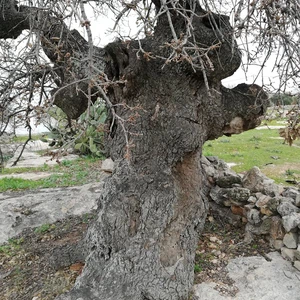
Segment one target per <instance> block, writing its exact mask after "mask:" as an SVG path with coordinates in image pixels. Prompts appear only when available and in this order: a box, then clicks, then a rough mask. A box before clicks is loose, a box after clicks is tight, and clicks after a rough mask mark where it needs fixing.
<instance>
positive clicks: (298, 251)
mask: <svg viewBox="0 0 300 300" xmlns="http://www.w3.org/2000/svg"><path fill="white" fill-rule="evenodd" d="M294 254H295V258H296V259H298V260H300V246H298V248H297V250H296V251H295V252H294Z"/></svg>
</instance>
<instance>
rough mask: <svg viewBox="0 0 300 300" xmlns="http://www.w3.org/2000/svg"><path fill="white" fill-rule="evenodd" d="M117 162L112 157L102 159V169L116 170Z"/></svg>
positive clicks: (109, 171)
mask: <svg viewBox="0 0 300 300" xmlns="http://www.w3.org/2000/svg"><path fill="white" fill-rule="evenodd" d="M114 166H115V163H114V162H113V160H112V159H111V158H107V159H105V160H103V161H102V165H101V170H102V171H104V172H108V173H112V172H113V170H114Z"/></svg>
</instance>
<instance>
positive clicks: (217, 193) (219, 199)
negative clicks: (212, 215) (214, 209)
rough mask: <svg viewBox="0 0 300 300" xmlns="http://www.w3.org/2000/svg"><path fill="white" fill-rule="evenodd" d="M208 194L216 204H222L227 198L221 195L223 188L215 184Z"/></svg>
mask: <svg viewBox="0 0 300 300" xmlns="http://www.w3.org/2000/svg"><path fill="white" fill-rule="evenodd" d="M209 196H210V197H211V199H212V200H213V201H214V202H216V203H217V204H219V205H220V204H223V203H224V201H226V200H227V199H226V198H225V197H224V196H223V189H222V188H220V187H218V186H215V187H213V188H212V189H211V190H210V193H209Z"/></svg>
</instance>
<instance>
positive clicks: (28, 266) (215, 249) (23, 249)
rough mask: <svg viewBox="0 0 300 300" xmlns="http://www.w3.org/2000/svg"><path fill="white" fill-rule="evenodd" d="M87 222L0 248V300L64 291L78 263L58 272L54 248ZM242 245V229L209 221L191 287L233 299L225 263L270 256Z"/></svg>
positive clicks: (35, 232) (68, 223)
mask: <svg viewBox="0 0 300 300" xmlns="http://www.w3.org/2000/svg"><path fill="white" fill-rule="evenodd" d="M93 217H94V214H93V213H90V214H85V215H84V216H78V217H69V218H67V219H64V220H61V221H57V222H55V223H54V224H52V225H51V226H46V227H45V226H44V228H43V226H40V227H38V228H37V229H34V228H31V229H26V230H24V231H23V232H22V233H21V234H20V235H19V236H18V237H16V238H14V239H13V240H10V243H9V244H7V246H2V247H1V248H0V249H1V250H0V291H1V293H0V299H1V300H33V299H34V300H52V299H54V298H55V297H56V296H57V295H59V294H61V293H63V292H65V291H67V290H68V289H70V288H71V287H72V285H73V283H74V281H75V279H76V277H77V276H78V275H79V274H80V272H81V270H82V267H83V261H81V260H78V261H75V262H72V263H70V264H69V265H64V266H59V264H58V263H57V262H56V261H54V259H53V255H52V254H53V253H55V251H56V249H58V248H59V249H62V248H64V247H65V246H69V245H72V244H75V243H78V242H79V241H80V240H81V239H82V237H83V235H84V233H85V231H86V229H87V226H88V224H89V223H90V222H92V220H93ZM243 239H244V230H243V228H242V227H241V228H236V227H233V226H232V225H229V224H224V223H223V222H222V221H221V220H220V219H219V218H218V217H216V216H212V215H210V216H209V217H208V219H207V222H206V226H205V230H204V232H203V235H202V238H201V240H200V241H199V246H198V250H197V253H196V262H195V284H197V283H201V282H210V281H213V282H219V283H220V284H219V286H218V287H217V289H218V290H219V291H220V292H221V293H224V294H225V295H231V296H234V295H235V293H236V292H237V291H238V290H237V288H236V287H235V286H234V285H233V284H232V283H233V280H232V279H230V277H228V273H227V271H226V265H227V264H228V262H229V260H230V259H231V258H234V257H238V256H253V255H257V254H264V253H267V252H269V250H270V248H269V246H268V243H267V242H266V241H265V240H263V239H259V240H255V241H253V242H252V243H251V244H245V243H244V241H243ZM64 263H65V262H64ZM65 264H66V263H65ZM228 286H230V287H231V288H228ZM224 287H227V288H224Z"/></svg>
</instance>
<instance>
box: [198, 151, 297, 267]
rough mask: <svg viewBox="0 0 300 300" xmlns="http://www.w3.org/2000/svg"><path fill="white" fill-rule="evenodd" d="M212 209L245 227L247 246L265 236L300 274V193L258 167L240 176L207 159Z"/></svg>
mask: <svg viewBox="0 0 300 300" xmlns="http://www.w3.org/2000/svg"><path fill="white" fill-rule="evenodd" d="M202 166H203V169H204V172H205V173H206V174H205V175H206V176H205V177H206V178H207V179H206V181H207V182H206V191H205V193H206V195H207V196H208V198H209V203H210V208H211V209H212V210H213V211H214V212H217V213H218V214H219V215H220V216H221V217H222V219H223V220H226V221H227V222H230V223H232V224H235V225H237V226H241V225H243V224H244V226H245V242H250V241H251V240H252V238H253V235H263V236H264V237H265V238H267V239H268V240H269V241H270V244H271V246H272V247H274V248H275V249H276V250H278V251H280V252H281V255H282V256H283V257H284V258H285V259H287V260H290V261H291V262H293V265H294V267H295V268H297V269H298V270H300V190H299V189H296V188H293V187H282V186H279V185H276V184H275V183H274V181H273V180H272V179H270V178H268V177H266V176H265V175H264V174H263V173H262V172H261V171H260V170H259V168H257V167H253V168H252V169H251V170H250V171H248V172H247V173H246V174H245V175H243V176H240V175H238V174H236V173H235V172H234V171H232V170H231V169H230V168H229V167H228V166H227V165H226V163H224V162H223V161H221V160H219V159H218V158H216V157H203V158H202Z"/></svg>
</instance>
